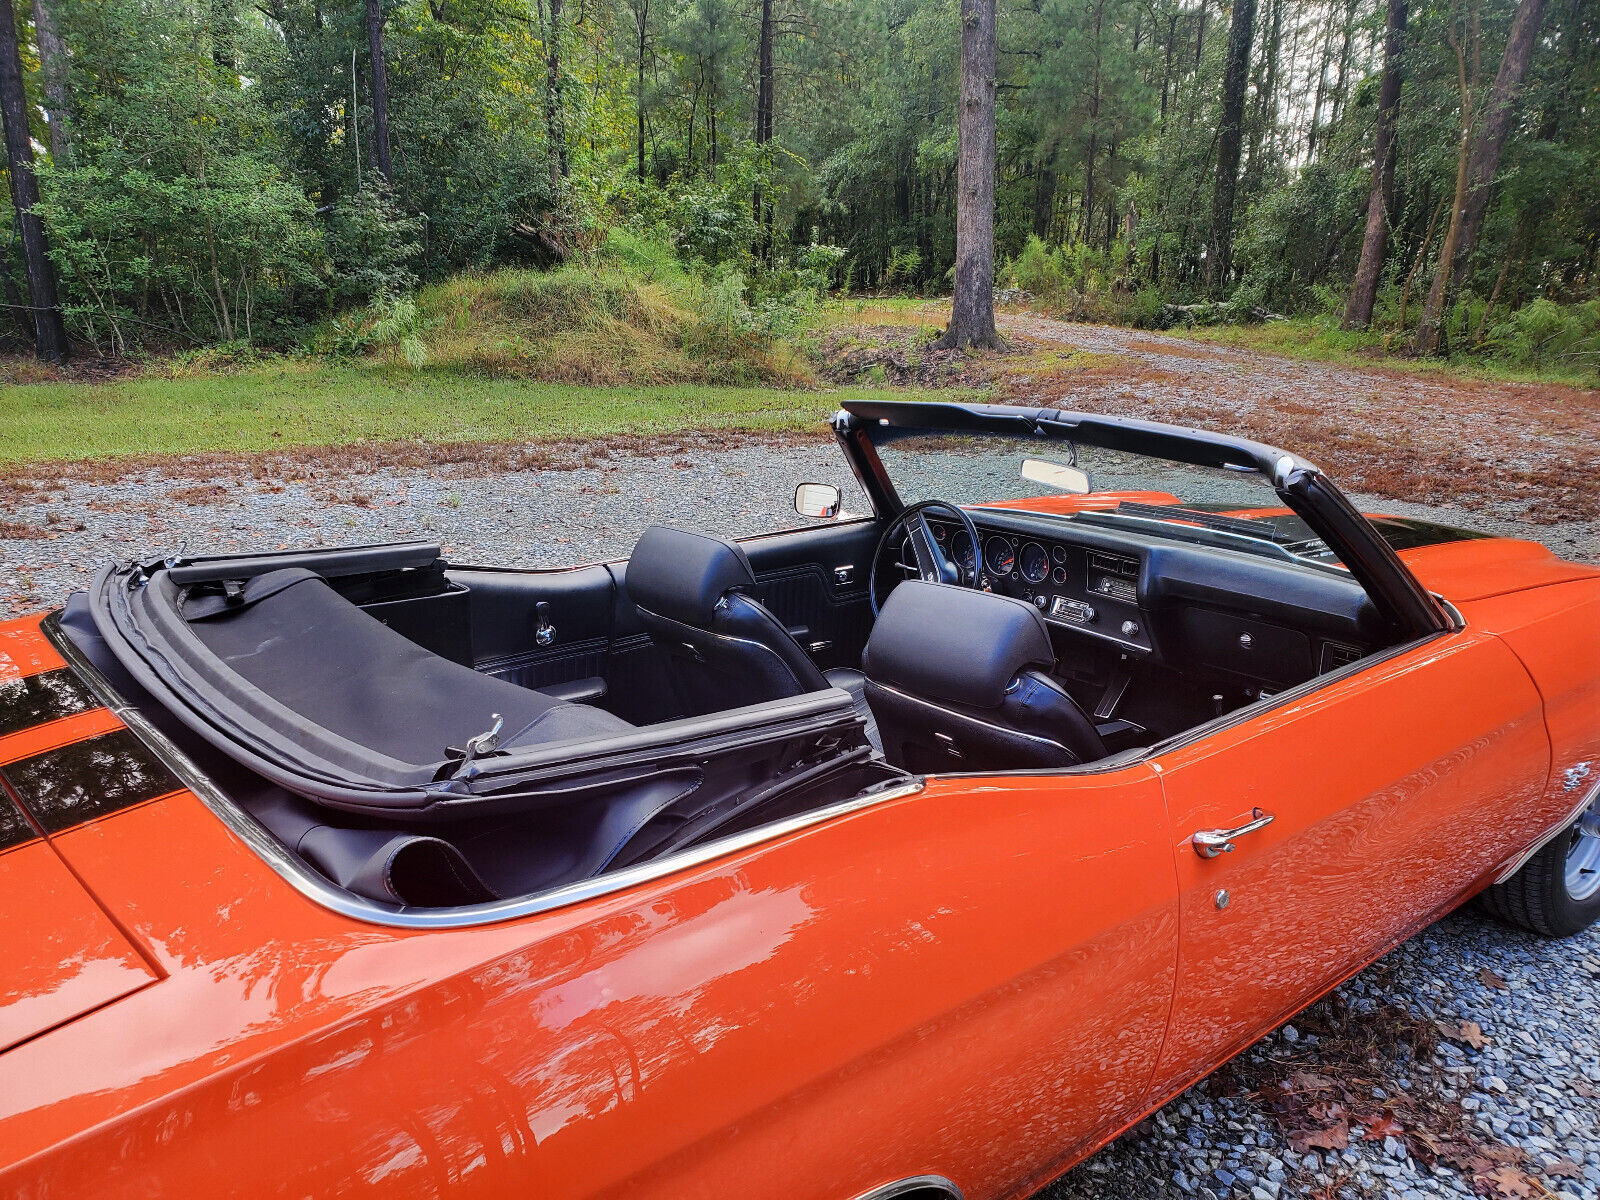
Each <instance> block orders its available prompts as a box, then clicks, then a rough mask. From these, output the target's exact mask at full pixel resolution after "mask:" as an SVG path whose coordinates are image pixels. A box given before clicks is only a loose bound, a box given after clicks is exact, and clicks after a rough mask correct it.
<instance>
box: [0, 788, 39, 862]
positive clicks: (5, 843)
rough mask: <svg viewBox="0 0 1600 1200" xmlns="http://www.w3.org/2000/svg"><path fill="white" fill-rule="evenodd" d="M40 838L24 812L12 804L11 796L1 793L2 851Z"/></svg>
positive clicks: (0, 827)
mask: <svg viewBox="0 0 1600 1200" xmlns="http://www.w3.org/2000/svg"><path fill="white" fill-rule="evenodd" d="M38 836H39V834H38V833H37V832H36V831H35V830H34V828H33V825H32V824H31V823H30V822H29V821H28V818H27V817H25V816H23V815H22V810H21V809H20V808H18V807H17V806H16V805H15V804H14V803H12V801H11V797H10V796H9V795H7V794H6V793H5V792H4V791H0V851H6V850H10V849H11V848H12V847H13V846H20V845H22V844H23V843H24V842H31V841H33V840H34V839H35V838H37V837H38Z"/></svg>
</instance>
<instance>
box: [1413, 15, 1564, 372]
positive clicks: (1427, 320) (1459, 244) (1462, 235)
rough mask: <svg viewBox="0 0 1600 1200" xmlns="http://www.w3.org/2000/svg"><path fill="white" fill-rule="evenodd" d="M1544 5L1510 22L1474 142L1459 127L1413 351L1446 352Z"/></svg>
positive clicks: (1466, 125)
mask: <svg viewBox="0 0 1600 1200" xmlns="http://www.w3.org/2000/svg"><path fill="white" fill-rule="evenodd" d="M1544 2H1545V0H1522V2H1521V4H1520V5H1518V7H1517V15H1516V16H1515V17H1514V18H1513V19H1512V22H1511V32H1510V34H1509V36H1508V37H1507V38H1506V48H1505V53H1504V54H1502V55H1501V57H1500V69H1499V71H1497V72H1496V73H1495V77H1494V86H1493V87H1492V88H1491V89H1490V91H1489V100H1488V103H1487V105H1486V106H1485V109H1484V119H1483V126H1482V128H1481V129H1480V130H1479V131H1478V135H1477V137H1476V138H1470V139H1469V138H1468V136H1467V135H1468V129H1469V124H1470V123H1469V121H1467V120H1463V122H1462V145H1461V157H1460V159H1459V161H1458V167H1457V172H1456V195H1455V203H1454V204H1453V205H1452V206H1451V210H1450V226H1449V228H1448V229H1447V230H1446V231H1445V235H1444V247H1443V249H1442V250H1441V251H1440V253H1439V266H1438V269H1437V270H1436V271H1435V272H1434V276H1433V286H1432V287H1431V288H1429V289H1428V302H1427V305H1426V307H1425V308H1424V309H1423V311H1422V324H1421V325H1420V326H1419V327H1418V329H1417V352H1418V353H1419V354H1440V353H1443V352H1444V350H1445V349H1446V347H1445V339H1444V334H1443V329H1444V320H1445V316H1446V314H1448V313H1449V311H1450V309H1451V308H1452V307H1453V306H1454V304H1455V295H1456V290H1457V288H1458V287H1459V286H1460V281H1461V277H1462V276H1463V275H1464V274H1465V273H1466V266H1467V262H1468V259H1469V258H1470V257H1471V255H1472V251H1473V249H1474V248H1475V247H1476V246H1477V243H1478V233H1479V232H1480V231H1481V230H1482V228H1483V216H1484V212H1485V210H1486V209H1487V208H1488V204H1489V185H1490V184H1491V183H1492V182H1493V181H1494V173H1495V171H1496V169H1497V168H1498V167H1499V165H1500V151H1501V150H1502V149H1504V147H1505V142H1506V135H1507V134H1508V133H1509V132H1510V130H1511V113H1512V108H1513V106H1514V105H1515V103H1516V98H1517V92H1518V91H1520V90H1521V87H1522V77H1523V75H1524V74H1525V73H1526V72H1527V69H1528V60H1529V59H1530V58H1531V57H1532V56H1533V46H1534V43H1535V42H1536V41H1537V40H1538V34H1539V22H1540V21H1541V20H1542V19H1543V17H1544Z"/></svg>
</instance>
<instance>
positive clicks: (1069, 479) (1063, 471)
mask: <svg viewBox="0 0 1600 1200" xmlns="http://www.w3.org/2000/svg"><path fill="white" fill-rule="evenodd" d="M1022 477H1023V478H1024V479H1028V480H1031V481H1032V482H1034V483H1042V484H1044V485H1045V486H1046V487H1053V488H1055V489H1057V490H1058V491H1063V492H1071V493H1072V494H1073V495H1074V496H1083V495H1087V494H1088V493H1089V492H1091V491H1093V490H1094V489H1093V488H1092V487H1090V485H1089V472H1087V471H1081V470H1079V469H1078V468H1077V467H1065V466H1062V465H1061V464H1060V463H1053V462H1045V461H1044V459H1042V458H1025V459H1023V460H1022Z"/></svg>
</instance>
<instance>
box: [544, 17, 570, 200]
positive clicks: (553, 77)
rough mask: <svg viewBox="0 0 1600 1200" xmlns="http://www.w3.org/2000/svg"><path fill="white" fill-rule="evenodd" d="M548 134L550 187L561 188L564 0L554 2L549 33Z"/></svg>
mask: <svg viewBox="0 0 1600 1200" xmlns="http://www.w3.org/2000/svg"><path fill="white" fill-rule="evenodd" d="M545 38H546V42H547V44H546V46H545V56H544V133H545V139H546V140H547V141H548V142H549V144H550V186H551V188H552V189H554V188H558V187H560V186H561V181H562V180H563V179H565V178H566V177H567V171H568V170H569V169H570V168H569V164H568V161H567V121H566V107H565V105H564V104H563V102H562V98H561V0H550V28H549V29H548V30H547V31H546V33H545Z"/></svg>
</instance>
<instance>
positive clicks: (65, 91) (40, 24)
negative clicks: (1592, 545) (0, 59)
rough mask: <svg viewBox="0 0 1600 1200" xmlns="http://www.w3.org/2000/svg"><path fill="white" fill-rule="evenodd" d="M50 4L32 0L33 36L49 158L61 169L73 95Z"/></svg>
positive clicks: (67, 148) (68, 141)
mask: <svg viewBox="0 0 1600 1200" xmlns="http://www.w3.org/2000/svg"><path fill="white" fill-rule="evenodd" d="M52 2H53V0H33V32H34V36H35V39H36V40H37V41H38V43H39V73H40V75H41V76H42V77H43V80H44V113H45V117H46V119H47V120H48V121H49V124H50V157H51V159H52V160H54V161H55V162H56V163H57V164H58V165H62V166H64V165H65V164H66V162H67V157H68V154H69V153H70V147H71V144H72V92H71V90H70V87H69V85H68V83H67V46H66V43H65V42H63V41H62V40H61V33H60V30H58V29H57V28H56V16H55V13H54V11H52V9H51V7H50V5H51V3H52Z"/></svg>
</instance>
